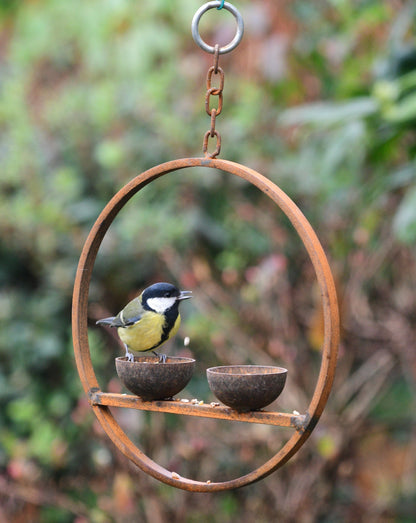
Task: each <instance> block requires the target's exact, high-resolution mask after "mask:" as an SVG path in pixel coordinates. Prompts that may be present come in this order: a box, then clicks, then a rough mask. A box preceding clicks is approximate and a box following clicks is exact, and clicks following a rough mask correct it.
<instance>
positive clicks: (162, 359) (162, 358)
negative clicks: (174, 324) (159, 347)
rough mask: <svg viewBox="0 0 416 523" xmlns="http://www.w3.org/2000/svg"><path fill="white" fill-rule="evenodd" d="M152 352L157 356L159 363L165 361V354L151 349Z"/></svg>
mask: <svg viewBox="0 0 416 523" xmlns="http://www.w3.org/2000/svg"><path fill="white" fill-rule="evenodd" d="M152 352H153V354H154V355H155V356H157V357H158V358H159V363H166V358H167V356H166V354H158V353H157V352H155V351H154V350H152Z"/></svg>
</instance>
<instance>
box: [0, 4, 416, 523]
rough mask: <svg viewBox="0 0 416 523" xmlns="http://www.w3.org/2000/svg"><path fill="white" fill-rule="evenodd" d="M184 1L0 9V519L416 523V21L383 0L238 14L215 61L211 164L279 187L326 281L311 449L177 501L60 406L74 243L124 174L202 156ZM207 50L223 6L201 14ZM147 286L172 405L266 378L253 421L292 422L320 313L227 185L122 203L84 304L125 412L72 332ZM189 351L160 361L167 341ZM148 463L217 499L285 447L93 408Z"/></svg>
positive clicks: (75, 387) (279, 224)
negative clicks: (180, 358) (179, 295)
mask: <svg viewBox="0 0 416 523" xmlns="http://www.w3.org/2000/svg"><path fill="white" fill-rule="evenodd" d="M201 4H202V2H201V1H196V0H141V1H140V2H133V1H129V0H89V1H85V0H72V1H71V2H68V1H65V0H21V1H18V0H3V1H2V2H1V3H0V24H1V29H0V67H1V69H0V160H1V175H0V187H1V194H0V198H1V206H0V231H1V240H0V252H1V256H0V283H1V291H0V321H1V328H0V364H1V366H0V405H1V411H0V520H2V521H11V522H24V523H25V522H31V521H33V522H37V521H42V522H51V523H52V522H53V523H61V522H62V523H65V522H72V521H75V522H77V523H84V522H96V523H107V522H113V521H114V522H127V521H152V523H159V522H161V523H162V522H166V521H170V522H172V523H174V522H187V523H188V522H189V523H191V522H194V521H207V522H217V521H221V522H231V521H233V522H234V521H240V522H249V521H250V522H251V521H256V522H269V521H282V522H315V521H319V522H333V521H346V522H350V521H351V522H352V521H354V522H356V521H366V522H372V521H374V522H403V523H404V522H411V521H414V515H415V513H416V470H415V469H416V467H415V461H416V437H415V436H416V426H415V412H416V405H415V386H416V385H415V378H416V351H415V339H416V325H415V320H416V301H415V288H416V287H415V283H416V263H415V240H416V163H415V156H414V153H415V125H416V38H415V23H416V9H415V6H414V3H413V2H410V1H409V2H404V1H400V0H388V1H382V2H380V1H378V0H354V1H350V0H327V1H324V0H322V1H315V2H310V1H307V0H291V1H289V0H279V1H275V0H261V1H260V0H250V1H248V0H241V1H238V2H235V5H236V6H237V7H238V8H239V9H240V11H241V12H242V14H243V16H244V19H245V23H246V32H245V36H244V40H243V42H242V44H241V45H240V46H239V48H238V49H237V50H236V51H234V52H233V53H231V54H229V55H225V56H222V57H221V59H220V65H221V66H222V67H223V69H224V71H225V91H224V110H223V113H222V114H221V116H220V117H218V120H217V129H218V130H219V131H220V132H221V134H222V137H223V149H222V153H221V157H222V158H226V159H230V160H233V161H237V162H240V163H242V164H245V165H247V166H249V167H252V168H254V169H256V170H258V171H260V172H261V173H263V174H264V175H266V176H267V177H268V178H270V179H271V180H273V181H274V182H275V183H276V184H278V185H279V186H280V187H281V188H282V189H283V190H284V191H286V192H287V194H288V195H289V196H290V197H291V198H292V199H293V200H294V201H295V202H296V203H297V205H299V206H300V208H301V209H302V210H303V212H304V214H305V215H306V217H307V218H308V219H309V220H310V222H311V224H312V226H313V227H314V228H315V230H316V232H317V234H318V236H319V238H320V240H321V242H322V244H323V246H324V248H325V250H326V252H327V255H328V258H329V261H330V264H331V267H332V270H333V272H334V276H335V279H336V283H337V289H338V295H339V300H340V312H341V323H342V342H341V346H340V353H339V363H338V369H337V375H336V381H335V385H334V389H333V392H332V394H331V396H330V400H329V403H328V406H327V408H326V411H325V413H324V416H323V418H322V420H321V422H320V423H319V425H318V426H317V428H316V430H315V431H314V432H313V434H312V436H311V438H310V439H309V440H308V442H307V443H306V444H305V445H304V446H303V447H302V449H301V450H300V451H299V453H298V454H297V455H296V456H295V458H293V459H292V460H291V461H290V462H289V463H288V464H287V465H286V466H285V467H283V468H282V469H281V470H279V471H277V472H275V473H274V474H273V475H271V476H270V477H268V478H267V479H265V480H264V481H261V482H260V483H257V484H255V485H252V486H249V487H245V488H243V489H240V490H238V491H232V492H226V493H219V494H191V493H187V492H183V491H179V490H176V489H173V488H171V487H168V486H166V485H163V484H160V483H158V482H157V481H156V480H154V479H153V478H150V477H148V476H146V475H145V474H144V473H141V472H139V471H137V470H136V469H135V468H134V467H133V465H131V464H130V463H129V462H128V461H127V460H126V459H125V458H124V457H123V456H122V455H121V454H120V453H119V452H118V451H117V450H116V449H115V447H114V446H113V444H112V443H111V442H110V441H109V440H108V438H107V436H106V435H105V434H104V433H103V431H102V429H101V427H100V425H99V424H98V423H97V421H96V420H95V418H94V416H93V413H92V411H91V409H90V408H89V406H88V403H87V400H86V398H85V396H84V394H83V391H82V388H81V384H80V381H79V378H78V374H77V371H76V368H75V363H74V357H73V352H72V340H71V327H70V309H71V294H72V285H73V280H74V275H75V271H76V265H77V262H78V258H79V254H80V251H81V249H82V246H83V243H84V241H85V239H86V236H87V234H88V231H89V230H90V228H91V226H92V224H93V223H94V221H95V219H96V218H97V216H98V214H99V213H100V212H101V210H102V208H103V207H104V205H105V204H106V203H107V201H108V200H109V199H110V198H111V197H112V196H113V195H114V194H115V193H116V192H117V191H118V190H119V189H120V188H121V187H122V186H123V185H124V184H125V183H127V182H128V181H129V180H130V179H132V178H133V177H134V176H136V175H137V174H139V173H140V172H142V171H143V170H145V169H147V168H150V167H152V166H154V165H157V164H159V163H161V162H164V161H167V160H171V159H175V158H180V157H188V156H201V155H202V153H201V150H202V137H203V134H204V133H205V132H206V130H207V129H209V124H210V122H209V117H208V116H207V115H206V113H205V108H204V96H205V89H206V85H205V75H206V72H207V70H208V67H209V66H210V65H211V63H212V56H209V55H207V54H205V53H204V52H203V51H201V50H200V49H199V48H198V47H197V46H196V45H195V44H194V42H193V40H192V38H191V34H190V23H191V20H192V17H193V14H194V13H195V11H196V9H197V8H198V7H199V6H200V5H201ZM201 33H202V34H203V36H204V38H205V39H206V40H207V41H209V42H212V43H215V42H218V43H219V44H224V43H226V42H228V41H229V40H230V38H232V35H233V33H234V22H233V18H232V17H231V15H230V14H229V13H227V12H225V11H222V12H213V11H211V12H210V13H209V14H207V15H206V16H204V18H203V20H202V22H201ZM155 281H172V282H175V283H177V284H178V285H179V286H180V287H181V288H186V289H191V290H192V291H193V293H194V296H195V297H194V299H193V300H192V301H190V302H186V303H184V304H183V305H182V312H183V324H182V327H181V330H180V332H179V334H178V336H177V338H176V340H175V341H174V342H173V343H172V344H171V345H170V346H169V347H168V348H167V350H168V352H169V353H170V354H184V355H187V354H193V355H194V356H195V357H196V359H197V362H198V365H197V369H196V372H195V375H194V377H193V379H192V381H191V383H190V384H189V386H188V387H187V389H186V390H185V391H184V392H183V393H182V394H183V397H186V398H189V399H191V398H197V399H199V400H204V401H206V402H207V401H212V400H213V399H214V398H213V396H212V395H211V393H210V391H209V389H208V386H207V383H206V379H205V369H206V368H207V367H209V366H213V365H217V364H223V365H225V364H235V363H257V364H278V365H282V366H285V367H287V368H288V369H289V377H288V383H287V386H286V389H285V391H284V392H283V394H282V396H281V398H279V400H278V401H277V404H276V405H275V407H276V408H277V409H281V410H284V411H287V412H292V411H293V410H297V411H299V412H302V411H303V410H304V409H305V408H306V407H307V405H308V403H309V398H310V396H311V394H312V392H313V390H314V387H315V383H316V379H317V373H318V371H319V366H320V350H321V345H322V339H323V331H322V315H321V308H320V307H321V303H320V297H319V292H318V289H317V285H316V281H315V278H314V273H313V270H312V267H311V264H310V261H309V259H308V257H307V255H306V252H305V249H304V248H303V246H302V244H301V242H300V240H299V238H298V237H297V236H296V234H295V232H294V231H293V229H292V228H291V227H290V225H289V224H288V222H287V219H286V218H285V217H284V215H282V213H281V212H280V211H279V210H278V209H277V208H276V207H275V206H274V205H273V204H272V202H271V201H270V200H268V199H267V198H266V197H264V196H263V195H262V194H261V193H259V191H258V190H257V189H255V188H254V187H252V186H250V185H248V184H247V183H245V182H242V181H241V180H238V179H233V177H231V176H230V175H227V174H224V173H221V172H216V171H212V172H211V171H208V170H204V169H197V170H194V171H189V172H188V171H187V172H179V173H175V174H174V175H169V176H166V177H164V178H162V179H160V180H158V181H156V182H154V183H152V184H151V185H149V186H148V187H146V189H144V190H143V191H141V192H140V193H139V195H137V196H135V197H134V198H133V200H132V201H131V202H129V204H128V205H127V206H126V207H125V208H124V209H123V210H122V212H121V213H120V215H119V216H118V217H117V218H116V220H115V221H114V223H113V224H112V226H111V228H110V231H109V232H108V234H107V235H106V238H105V241H104V243H103V245H102V247H101V249H100V252H99V255H98V259H97V263H96V265H95V268H94V275H93V281H92V285H91V289H90V323H91V330H90V344H91V353H92V358H93V362H94V366H95V370H96V373H97V376H98V378H99V381H100V385H101V387H102V388H103V390H110V391H116V392H117V391H124V389H123V388H122V386H121V384H120V382H119V380H118V378H117V376H116V373H115V368H114V358H115V357H116V356H117V355H120V354H122V352H121V349H120V346H119V344H118V341H117V339H116V337H113V336H111V335H110V334H109V333H108V332H106V331H105V330H104V329H98V328H96V327H95V325H94V324H95V321H96V319H98V318H100V317H102V316H106V315H110V314H114V313H117V312H118V311H119V310H120V308H121V307H122V306H123V305H124V304H125V303H126V302H127V300H128V299H130V298H132V297H133V296H135V295H136V294H138V293H139V292H140V290H141V289H143V288H144V287H146V286H147V285H149V284H150V283H153V282H155ZM185 336H189V337H190V339H191V343H190V345H189V347H184V344H183V339H184V337H185ZM116 415H117V417H118V419H119V420H120V424H121V425H122V426H123V428H124V429H125V430H126V431H127V432H128V434H129V435H130V436H131V438H132V439H133V440H134V441H136V442H137V444H138V445H139V446H140V448H141V449H143V450H144V451H145V452H146V453H147V454H148V455H149V456H151V457H152V458H153V459H155V460H156V461H157V462H158V463H160V464H162V465H164V466H165V467H168V468H169V469H170V470H174V471H177V472H178V473H179V474H182V475H184V476H187V477H192V478H194V479H200V480H211V481H218V480H226V479H231V478H233V477H236V476H239V475H241V474H244V473H245V472H247V471H250V470H252V469H253V468H254V467H256V466H258V465H261V464H263V463H264V462H265V461H266V460H267V459H268V458H270V457H271V456H273V455H274V454H275V453H276V452H277V451H278V450H279V449H280V448H281V446H282V444H283V443H284V441H286V440H287V438H288V437H289V436H290V434H291V432H290V431H289V432H287V431H286V430H284V429H280V428H276V427H268V426H262V425H258V426H253V427H251V426H250V427H248V426H246V425H245V424H240V423H227V422H220V421H212V420H202V419H199V420H198V419H193V418H190V419H184V418H183V417H178V416H173V415H163V414H150V413H141V412H136V411H127V410H123V411H122V412H118V413H116Z"/></svg>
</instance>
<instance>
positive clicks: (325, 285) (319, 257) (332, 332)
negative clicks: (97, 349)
mask: <svg viewBox="0 0 416 523" xmlns="http://www.w3.org/2000/svg"><path fill="white" fill-rule="evenodd" d="M193 167H205V168H211V169H219V170H222V171H223V172H226V173H229V174H231V175H234V176H237V177H240V178H242V179H244V180H246V181H248V182H249V183H251V184H252V185H254V186H256V187H257V188H258V189H260V190H261V191H262V192H263V193H264V194H266V195H267V196H268V197H269V198H270V199H272V200H273V201H274V202H275V203H276V205H277V206H278V207H279V208H280V209H281V211H282V212H283V213H284V214H285V215H286V216H287V218H288V219H289V221H290V222H291V224H292V225H293V227H294V229H295V230H296V232H297V234H298V236H299V237H300V239H301V241H302V243H303V244H304V246H305V248H306V250H307V253H308V255H309V258H310V260H311V262H312V264H313V267H314V270H315V275H316V278H317V281H318V285H319V288H320V292H321V297H322V307H323V319H324V341H323V346H322V360H321V367H320V371H319V376H318V380H317V384H316V387H315V391H314V393H313V396H312V399H311V402H310V404H309V406H308V408H307V410H306V412H305V413H304V414H302V415H295V414H294V415H290V414H285V413H273V412H267V411H260V412H251V413H241V414H238V413H236V412H234V411H232V410H231V409H228V408H222V407H219V408H216V407H211V406H209V405H207V406H203V407H199V406H193V405H180V404H179V403H180V402H175V401H153V402H144V401H141V400H140V398H137V397H133V396H126V395H121V394H119V395H117V394H110V393H106V392H103V391H101V390H100V386H99V384H98V381H97V378H96V375H95V372H94V369H93V365H92V361H91V355H90V348H89V343H88V296H89V287H90V283H91V276H92V271H93V268H94V264H95V259H96V256H97V253H98V250H99V247H100V245H101V242H102V241H103V238H104V236H105V234H106V232H107V231H108V229H109V227H110V225H111V224H112V222H113V220H114V219H115V217H116V216H117V214H118V213H119V212H120V210H121V209H122V208H123V207H124V206H125V205H126V203H127V202H128V201H129V200H130V199H131V198H132V197H133V196H134V195H135V194H136V193H138V192H139V191H140V190H141V189H143V188H144V187H145V186H146V185H147V184H149V183H151V182H152V181H154V180H156V179H157V178H160V177H162V176H165V175H168V174H170V173H174V172H175V171H178V170H181V169H187V168H193ZM72 333H73V343H74V353H75V359H76V364H77V369H78V373H79V375H80V379H81V382H82V385H83V388H84V391H85V393H86V394H87V396H88V397H89V401H90V404H91V407H92V409H93V411H94V413H95V415H96V416H97V418H98V421H99V422H100V424H101V426H102V427H103V429H104V431H105V432H106V433H107V435H108V436H109V437H110V439H111V440H112V441H113V442H114V444H115V445H116V446H117V447H118V449H119V450H120V451H121V452H122V453H123V454H124V455H125V456H127V457H128V458H129V459H130V460H131V461H132V462H133V463H135V464H136V465H137V466H138V467H139V468H140V469H142V470H143V471H144V472H146V473H147V474H149V475H151V476H153V477H154V478H156V479H158V480H160V481H162V482H164V483H167V484H169V485H172V486H174V487H177V488H181V489H184V490H189V491H193V492H216V491H224V490H229V489H234V488H238V487H242V486H244V485H248V484H250V483H254V482H256V481H259V480H260V479H262V478H264V477H266V476H267V475H269V474H271V473H272V472H274V471H275V470H277V469H278V468H279V467H281V466H282V465H283V464H285V463H286V462H287V461H288V460H289V459H290V457H291V456H293V455H294V454H295V453H296V452H297V451H298V450H299V449H300V447H301V446H302V445H303V443H304V442H305V441H306V440H307V439H308V437H309V435H310V434H311V432H312V430H313V429H314V427H315V425H316V424H317V422H318V420H319V418H320V416H321V414H322V412H323V409H324V407H325V404H326V402H327V399H328V396H329V393H330V390H331V387H332V383H333V379H334V374H335V366H336V359H337V350H338V343H339V317H338V304H337V297H336V291H335V285H334V281H333V277H332V273H331V270H330V267H329V265H328V261H327V259H326V256H325V253H324V251H323V249H322V246H321V244H320V242H319V240H318V238H317V236H316V234H315V232H314V231H313V229H312V227H311V225H310V224H309V222H308V221H307V219H306V218H305V216H304V215H303V214H302V212H301V211H300V210H299V208H298V207H297V206H296V205H295V203H294V202H293V201H292V200H291V199H290V198H289V196H287V195H286V194H285V193H284V192H283V191H282V190H281V189H280V188H279V187H278V186H277V185H275V184H274V183H273V182H271V181H270V180H269V179H267V178H266V177H265V176H263V175H262V174H260V173H258V172H256V171H254V170H252V169H250V168H248V167H245V166H243V165H240V164H237V163H234V162H231V161H228V160H221V159H216V158H183V159H179V160H173V161H170V162H166V163H163V164H161V165H158V166H156V167H153V168H151V169H149V170H147V171H145V172H143V173H141V174H140V175H138V176H137V177H136V178H134V179H133V180H131V181H130V182H129V183H128V184H127V185H125V186H124V187H123V188H122V189H121V190H120V191H119V192H118V193H117V194H116V195H115V196H114V197H113V198H112V199H111V201H110V202H109V203H108V204H107V205H106V207H105V208H104V209H103V211H102V212H101V214H100V215H99V217H98V219H97V220H96V222H95V224H94V225H93V227H92V229H91V231H90V233H89V235H88V238H87V240H86V242H85V244H84V248H83V250H82V253H81V257H80V260H79V264H78V269H77V273H76V278H75V283H74V293H73V307H72ZM110 407H129V408H136V409H141V410H150V411H162V412H173V413H176V414H185V415H193V416H202V417H209V418H217V419H228V420H237V421H247V422H254V423H267V424H272V425H281V426H286V427H292V428H293V430H294V433H293V435H292V436H291V438H290V439H289V440H288V441H287V442H286V443H285V444H284V446H283V447H282V448H281V449H280V451H279V452H277V454H275V455H274V456H273V457H272V458H271V459H269V460H268V461H267V462H266V463H265V464H263V465H262V466H260V467H259V468H257V469H255V470H254V471H252V472H250V473H248V474H246V475H244V476H241V477H239V478H236V479H232V480H229V481H223V482H210V481H206V482H205V481H196V480H192V479H187V478H183V477H181V476H179V475H178V474H177V473H175V472H172V471H169V470H167V469H165V468H164V467H162V466H160V465H158V464H157V463H155V462H154V461H153V460H152V459H150V458H149V457H148V456H146V454H144V453H143V452H142V451H141V450H140V449H139V448H138V447H137V446H136V445H135V444H134V443H133V442H132V441H131V440H130V439H129V438H128V436H127V435H126V434H125V432H124V431H123V429H122V428H121V427H120V425H119V424H118V422H117V420H116V419H115V418H114V416H113V414H112V413H111V410H110Z"/></svg>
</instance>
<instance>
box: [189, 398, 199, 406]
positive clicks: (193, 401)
mask: <svg viewBox="0 0 416 523" xmlns="http://www.w3.org/2000/svg"><path fill="white" fill-rule="evenodd" d="M191 403H192V405H196V404H197V403H199V401H198V400H197V399H196V398H194V399H193V400H192V401H191Z"/></svg>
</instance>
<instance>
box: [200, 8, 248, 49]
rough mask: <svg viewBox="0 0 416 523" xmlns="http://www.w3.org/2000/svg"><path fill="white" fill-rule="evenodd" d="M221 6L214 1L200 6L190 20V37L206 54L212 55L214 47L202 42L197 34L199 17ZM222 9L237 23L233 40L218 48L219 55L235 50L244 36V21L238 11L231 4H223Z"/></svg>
mask: <svg viewBox="0 0 416 523" xmlns="http://www.w3.org/2000/svg"><path fill="white" fill-rule="evenodd" d="M220 5H221V2H219V1H215V2H207V3H206V4H204V5H203V6H201V7H200V8H199V9H198V11H197V12H196V13H195V16H194V17H193V19H192V36H193V39H194V40H195V42H196V43H197V44H198V45H199V47H200V48H201V49H203V50H204V51H206V52H207V53H210V54H214V53H215V47H213V46H212V45H208V44H207V43H206V42H204V40H202V38H201V35H200V34H199V22H200V20H201V17H202V15H203V14H204V13H206V12H207V11H209V10H210V9H218V7H219V6H220ZM223 7H224V9H226V10H227V11H229V12H230V13H231V14H232V15H233V16H234V18H235V19H236V22H237V32H236V34H235V36H234V38H233V40H232V41H231V42H230V43H229V44H228V45H225V46H224V47H220V49H219V54H226V53H229V52H230V51H232V50H233V49H235V48H236V47H237V46H238V44H239V43H240V42H241V39H242V38H243V34H244V21H243V17H242V16H241V14H240V11H239V10H238V9H237V8H236V7H234V6H233V4H230V3H229V2H224V6H223Z"/></svg>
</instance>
